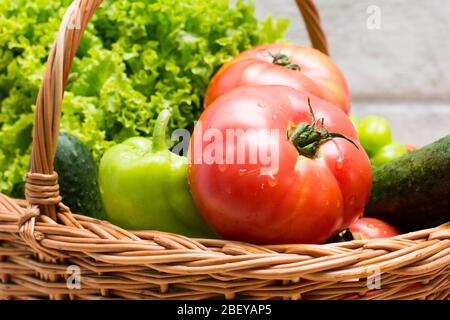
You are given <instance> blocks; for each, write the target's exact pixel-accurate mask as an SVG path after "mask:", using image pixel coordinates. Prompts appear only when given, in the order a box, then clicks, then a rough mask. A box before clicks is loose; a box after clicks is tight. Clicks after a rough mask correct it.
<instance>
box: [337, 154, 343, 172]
mask: <svg viewBox="0 0 450 320" xmlns="http://www.w3.org/2000/svg"><path fill="white" fill-rule="evenodd" d="M343 166H344V158H342V157H341V156H339V158H337V160H336V168H338V169H342V167H343Z"/></svg>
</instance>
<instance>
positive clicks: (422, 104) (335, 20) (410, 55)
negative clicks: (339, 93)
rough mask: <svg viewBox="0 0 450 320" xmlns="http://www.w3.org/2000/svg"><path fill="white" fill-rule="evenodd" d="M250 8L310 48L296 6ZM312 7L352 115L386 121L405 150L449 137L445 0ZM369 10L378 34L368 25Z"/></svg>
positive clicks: (276, 0)
mask: <svg viewBox="0 0 450 320" xmlns="http://www.w3.org/2000/svg"><path fill="white" fill-rule="evenodd" d="M254 2H255V4H256V11H257V15H258V16H259V17H261V18H264V17H266V16H267V15H272V16H274V17H281V18H289V19H290V20H291V26H290V30H289V33H288V39H289V40H291V41H294V42H296V43H300V44H306V45H309V39H308V37H307V34H306V31H305V27H304V24H303V21H302V18H301V15H300V13H299V11H298V9H297V7H296V5H295V1H294V0H254ZM316 3H317V6H318V8H319V11H320V14H321V18H322V23H323V27H324V29H325V32H326V35H327V38H328V42H329V47H330V53H331V56H332V57H333V59H334V60H335V62H336V63H337V64H338V65H339V67H340V68H341V69H342V71H343V72H344V74H345V76H346V78H347V81H348V83H349V86H350V90H351V92H352V98H353V108H352V113H353V114H354V115H356V116H363V115H366V114H373V113H376V114H380V115H382V116H385V117H386V118H388V119H389V120H390V121H391V124H392V129H393V134H394V138H395V139H397V140H399V141H401V142H403V143H411V144H417V145H423V144H426V143H429V142H432V141H434V140H435V139H437V138H439V137H441V136H444V135H446V134H449V133H450V18H449V17H450V1H449V0H427V1H424V0H317V1H316ZM368 8H369V9H368ZM373 8H375V10H379V13H380V15H379V17H380V19H379V22H380V24H379V26H376V27H379V28H376V27H375V28H374V27H373V26H374V25H373V24H370V22H373V19H372V20H370V19H371V17H372V18H373V13H374V11H373V10H374V9H373ZM368 10H369V12H368ZM368 19H369V25H371V26H372V28H369V27H368Z"/></svg>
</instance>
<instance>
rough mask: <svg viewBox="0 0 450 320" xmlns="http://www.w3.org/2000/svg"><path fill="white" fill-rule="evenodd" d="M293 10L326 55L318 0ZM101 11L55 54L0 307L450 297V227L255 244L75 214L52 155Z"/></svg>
mask: <svg viewBox="0 0 450 320" xmlns="http://www.w3.org/2000/svg"><path fill="white" fill-rule="evenodd" d="M296 2H297V4H298V6H299V8H300V10H301V12H302V15H303V18H304V20H305V24H306V26H307V29H308V33H309V35H310V38H311V42H312V44H313V46H314V47H315V48H317V49H319V50H321V51H322V52H325V53H327V52H328V49H327V44H326V39H325V36H324V33H323V30H322V29H321V26H320V20H319V17H318V12H317V9H316V7H315V5H314V3H313V1H312V0H307V1H306V0H297V1H296ZM99 5H100V1H99V0H75V1H74V3H73V4H72V5H71V6H70V8H69V9H68V11H67V13H66V15H65V17H64V19H63V22H62V24H61V28H60V30H59V33H58V36H57V39H56V41H55V44H54V46H53V49H52V51H51V52H50V55H49V59H48V64H47V70H46V73H45V76H44V80H43V83H42V87H41V90H40V92H39V96H38V100H37V107H36V115H35V129H34V141H33V151H32V169H31V172H30V173H28V174H27V177H26V199H27V200H17V199H10V198H8V197H6V196H4V195H1V194H0V244H1V245H0V298H1V299H48V298H50V299H207V298H225V299H237V298H239V299H449V297H450V281H449V279H450V223H447V224H445V225H442V226H439V227H436V228H432V229H427V230H421V231H417V232H412V233H408V234H404V235H401V236H398V237H395V238H390V239H377V240H355V241H350V242H344V243H333V244H325V245H305V244H292V245H271V246H256V245H252V244H248V243H241V242H233V241H225V240H215V239H190V238H186V237H184V236H180V235H176V234H170V233H164V232H159V231H127V230H123V229H121V228H119V227H117V226H114V225H113V224H111V223H109V222H106V221H99V220H96V219H93V218H90V217H86V216H82V215H76V214H72V213H71V212H70V209H69V208H67V207H66V206H64V204H62V202H61V197H60V195H59V187H58V182H57V177H58V176H57V173H55V172H54V171H53V158H54V152H55V146H56V139H57V136H58V131H59V119H60V115H61V102H62V98H63V93H64V88H65V84H66V81H67V77H68V74H69V70H70V66H71V63H72V60H73V57H74V55H75V52H76V50H77V48H78V45H79V42H80V39H81V36H82V34H83V32H84V29H85V28H86V25H87V23H88V22H89V20H90V19H91V17H92V15H93V13H94V11H95V10H96V9H97V7H98V6H99ZM74 267H75V269H73V268H74ZM70 270H79V271H80V273H81V274H80V275H81V276H80V278H79V279H80V281H81V283H80V287H75V288H73V287H72V286H71V283H72V282H71V277H70V275H71V273H70V272H71V271H70Z"/></svg>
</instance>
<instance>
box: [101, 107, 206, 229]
mask: <svg viewBox="0 0 450 320" xmlns="http://www.w3.org/2000/svg"><path fill="white" fill-rule="evenodd" d="M170 116H171V111H170V110H168V109H165V110H163V111H162V112H161V113H160V114H159V116H158V119H157V120H156V124H155V128H154V132H153V138H152V139H151V140H150V139H147V138H143V137H136V138H130V139H128V140H126V141H124V142H123V143H121V144H118V145H116V146H114V147H112V148H110V149H109V150H108V151H107V152H106V153H105V154H104V155H103V157H102V159H101V161H100V169H99V183H100V193H101V195H102V199H103V202H104V206H105V209H106V213H107V216H108V220H109V221H111V222H112V223H114V224H117V225H119V226H121V227H123V228H127V229H133V230H137V229H140V230H142V229H145V230H159V231H166V232H173V233H177V234H183V235H186V236H190V237H208V238H210V237H214V233H213V232H212V231H211V229H210V228H209V227H208V225H207V224H206V222H205V220H204V219H203V217H202V216H201V214H200V213H199V212H198V211H197V209H196V207H195V204H194V201H193V199H192V196H191V194H190V190H189V186H188V182H187V166H188V162H187V158H186V157H182V156H178V155H176V154H174V153H172V152H171V151H170V150H169V149H168V148H167V145H166V142H165V139H166V127H167V125H168V122H169V120H170Z"/></svg>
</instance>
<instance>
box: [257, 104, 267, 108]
mask: <svg viewBox="0 0 450 320" xmlns="http://www.w3.org/2000/svg"><path fill="white" fill-rule="evenodd" d="M257 105H258V107H260V108H265V107H266V106H265V105H263V104H262V103H258V104H257Z"/></svg>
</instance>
